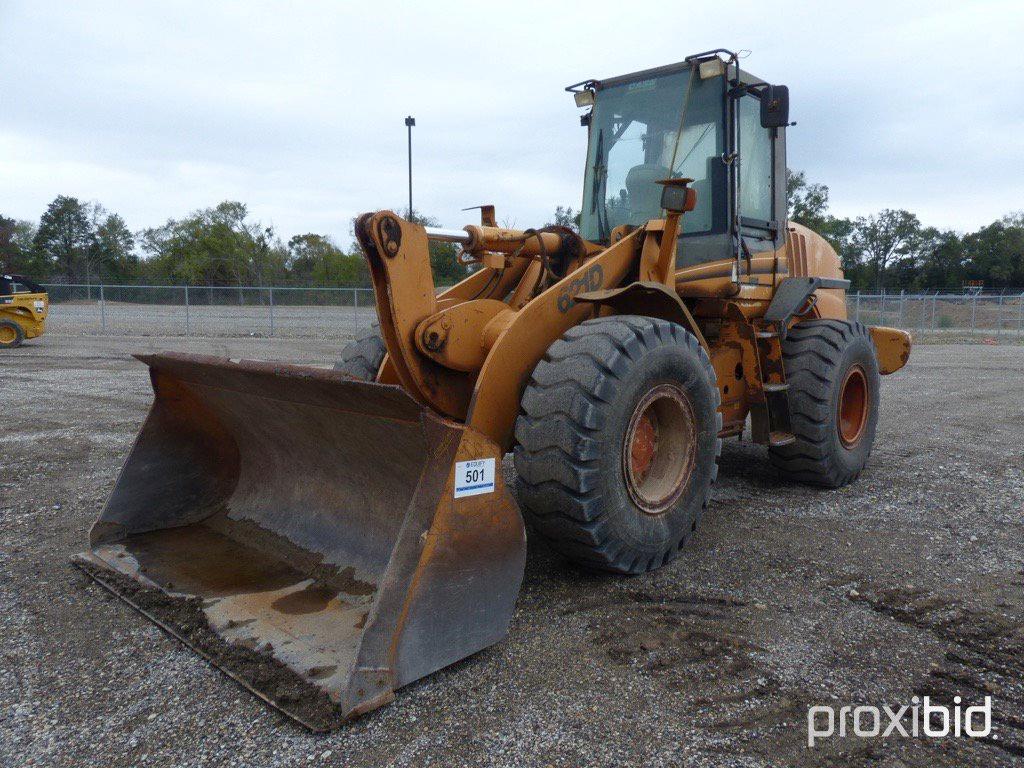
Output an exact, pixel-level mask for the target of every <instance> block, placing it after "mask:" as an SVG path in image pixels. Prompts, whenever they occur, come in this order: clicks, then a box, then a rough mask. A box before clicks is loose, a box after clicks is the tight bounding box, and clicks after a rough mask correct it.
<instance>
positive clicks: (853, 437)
mask: <svg viewBox="0 0 1024 768" xmlns="http://www.w3.org/2000/svg"><path fill="white" fill-rule="evenodd" d="M869 406H870V395H869V394H868V379H867V376H865V375H864V369H863V368H861V367H860V366H859V365H855V366H854V367H853V368H851V369H850V370H849V371H847V373H846V377H845V378H844V379H843V386H842V388H841V389H840V390H839V409H838V410H839V412H838V414H837V417H838V418H837V419H836V421H837V422H838V426H839V439H840V440H841V441H842V443H843V445H845V446H846V447H847V448H852V447H853V446H855V445H856V444H857V443H858V442H859V441H860V438H861V435H863V434H864V427H865V426H866V425H867V422H868V409H869Z"/></svg>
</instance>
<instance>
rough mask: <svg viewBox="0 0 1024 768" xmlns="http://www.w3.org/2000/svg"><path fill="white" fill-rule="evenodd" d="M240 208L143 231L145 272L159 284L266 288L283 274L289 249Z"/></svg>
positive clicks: (225, 207) (230, 204) (223, 207)
mask: <svg viewBox="0 0 1024 768" xmlns="http://www.w3.org/2000/svg"><path fill="white" fill-rule="evenodd" d="M248 215H249V211H248V208H247V207H246V206H245V204H244V203H240V202H236V201H231V200H227V201H225V202H223V203H220V204H219V205H217V206H216V207H214V208H204V209H202V210H198V211H194V212H193V213H191V214H190V215H189V216H187V217H185V218H184V219H181V220H175V219H168V220H167V223H165V224H164V225H163V226H160V227H153V228H150V229H146V230H143V231H142V233H141V235H140V239H141V243H140V244H141V248H142V250H143V251H144V252H145V253H147V254H149V256H150V263H149V264H147V268H148V269H149V271H150V272H151V274H153V275H154V276H155V277H157V278H159V279H170V280H175V281H184V282H190V283H206V284H208V285H270V284H273V283H274V282H278V281H281V280H282V279H283V278H284V277H285V275H286V273H287V262H288V258H289V254H288V249H287V248H285V246H284V245H283V244H282V243H281V242H280V240H279V239H278V238H277V236H276V235H275V233H274V229H273V228H272V227H267V226H263V225H262V224H260V223H259V222H251V221H249V219H248Z"/></svg>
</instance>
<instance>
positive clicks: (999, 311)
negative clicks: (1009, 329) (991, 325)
mask: <svg viewBox="0 0 1024 768" xmlns="http://www.w3.org/2000/svg"><path fill="white" fill-rule="evenodd" d="M996 317H997V318H998V320H999V325H998V326H996V335H997V336H1002V335H1003V292H1002V291H1000V292H999V306H998V308H997V309H996Z"/></svg>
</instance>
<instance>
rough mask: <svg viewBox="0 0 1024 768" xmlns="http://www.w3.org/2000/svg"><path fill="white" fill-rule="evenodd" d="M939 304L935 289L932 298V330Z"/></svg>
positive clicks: (937, 292) (937, 293)
mask: <svg viewBox="0 0 1024 768" xmlns="http://www.w3.org/2000/svg"><path fill="white" fill-rule="evenodd" d="M938 303H939V291H938V289H936V291H935V295H934V296H932V330H933V331H934V330H935V311H936V310H937V309H938Z"/></svg>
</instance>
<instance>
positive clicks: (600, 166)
mask: <svg viewBox="0 0 1024 768" xmlns="http://www.w3.org/2000/svg"><path fill="white" fill-rule="evenodd" d="M594 155H595V156H594V181H593V183H592V184H591V187H590V212H591V213H597V238H598V240H604V239H606V238H607V237H609V236H610V234H611V233H609V231H608V211H607V210H605V200H604V191H605V183H606V180H607V178H608V168H607V166H605V164H604V128H600V129H598V132H597V151H596V152H595V153H594ZM598 200H600V202H601V207H600V208H598Z"/></svg>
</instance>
